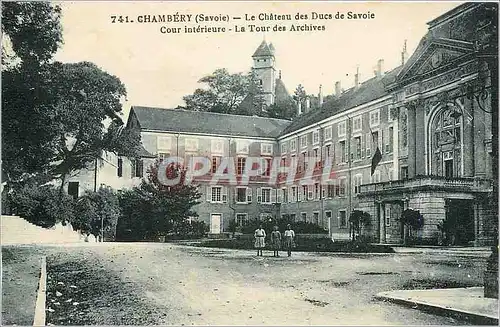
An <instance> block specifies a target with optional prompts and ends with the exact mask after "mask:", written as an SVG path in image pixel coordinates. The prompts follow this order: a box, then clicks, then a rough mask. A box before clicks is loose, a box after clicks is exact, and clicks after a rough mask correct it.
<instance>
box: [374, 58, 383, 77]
mask: <svg viewBox="0 0 500 327" xmlns="http://www.w3.org/2000/svg"><path fill="white" fill-rule="evenodd" d="M375 76H377V77H382V76H384V59H379V60H378V62H377V70H376V71H375Z"/></svg>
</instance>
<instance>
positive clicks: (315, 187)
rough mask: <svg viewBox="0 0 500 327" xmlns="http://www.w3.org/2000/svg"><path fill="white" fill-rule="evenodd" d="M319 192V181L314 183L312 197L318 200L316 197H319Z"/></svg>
mask: <svg viewBox="0 0 500 327" xmlns="http://www.w3.org/2000/svg"><path fill="white" fill-rule="evenodd" d="M319 192H320V188H319V183H315V184H314V198H315V199H316V200H318V199H319V197H320V196H319V195H320V193H319Z"/></svg>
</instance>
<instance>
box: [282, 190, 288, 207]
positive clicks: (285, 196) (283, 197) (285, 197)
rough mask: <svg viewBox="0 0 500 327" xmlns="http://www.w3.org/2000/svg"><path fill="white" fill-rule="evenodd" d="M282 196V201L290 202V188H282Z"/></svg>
mask: <svg viewBox="0 0 500 327" xmlns="http://www.w3.org/2000/svg"><path fill="white" fill-rule="evenodd" d="M281 198H282V200H281V201H282V203H287V202H288V190H287V189H286V187H284V188H282V189H281Z"/></svg>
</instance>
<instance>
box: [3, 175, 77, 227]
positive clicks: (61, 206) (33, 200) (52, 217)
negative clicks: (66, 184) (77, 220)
mask: <svg viewBox="0 0 500 327" xmlns="http://www.w3.org/2000/svg"><path fill="white" fill-rule="evenodd" d="M9 200H10V203H11V205H12V207H13V209H14V212H16V214H17V215H18V216H20V217H22V218H24V219H26V220H28V221H29V222H31V223H33V224H35V225H37V226H40V227H44V228H50V227H53V226H54V225H56V224H57V223H59V222H62V223H66V222H68V221H72V220H73V217H74V211H73V198H72V197H71V196H69V195H67V194H65V193H62V192H60V189H59V188H57V187H55V186H53V185H44V186H37V185H25V186H23V187H21V188H20V189H17V190H13V191H12V192H11V193H10V194H9Z"/></svg>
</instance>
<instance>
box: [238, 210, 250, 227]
mask: <svg viewBox="0 0 500 327" xmlns="http://www.w3.org/2000/svg"><path fill="white" fill-rule="evenodd" d="M247 223H248V215H247V214H246V213H237V214H236V225H237V226H240V227H242V226H246V224H247Z"/></svg>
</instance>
